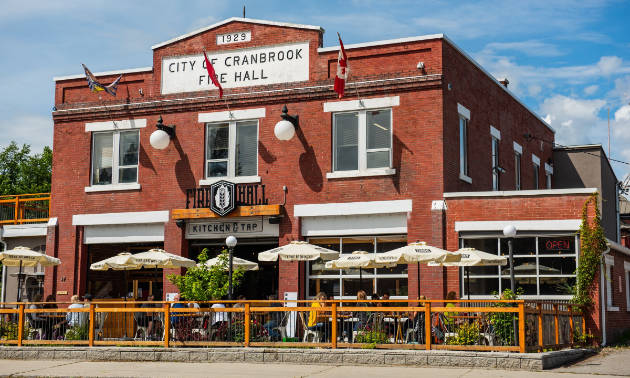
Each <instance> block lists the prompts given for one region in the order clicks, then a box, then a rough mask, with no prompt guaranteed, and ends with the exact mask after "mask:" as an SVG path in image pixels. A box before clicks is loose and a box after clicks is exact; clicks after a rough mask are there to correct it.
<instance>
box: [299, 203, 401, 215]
mask: <svg viewBox="0 0 630 378" xmlns="http://www.w3.org/2000/svg"><path fill="white" fill-rule="evenodd" d="M410 211H411V200H395V201H372V202H348V203H322V204H314V205H295V206H294V207H293V215H294V216H296V217H325V216H343V215H363V214H392V213H407V212H410Z"/></svg>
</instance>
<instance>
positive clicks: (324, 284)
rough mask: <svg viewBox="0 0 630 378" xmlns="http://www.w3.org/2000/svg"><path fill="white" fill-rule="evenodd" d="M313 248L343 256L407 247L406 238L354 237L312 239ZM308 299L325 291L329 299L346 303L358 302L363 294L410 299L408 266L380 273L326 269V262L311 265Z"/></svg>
mask: <svg viewBox="0 0 630 378" xmlns="http://www.w3.org/2000/svg"><path fill="white" fill-rule="evenodd" d="M308 242H309V243H311V244H316V245H321V246H322V247H325V248H329V249H332V250H335V251H339V252H341V253H342V254H346V253H352V252H356V251H365V252H368V253H381V252H387V251H391V250H394V249H396V248H400V247H402V246H405V245H407V237H406V236H377V237H374V236H352V237H337V238H310V239H309V240H308ZM308 272H309V277H308V297H309V298H312V297H314V296H315V295H316V294H317V293H318V292H320V291H323V292H325V293H326V294H328V295H334V296H335V297H341V298H346V299H352V298H356V295H357V292H358V291H359V290H363V291H365V292H366V293H367V294H368V296H369V295H371V294H372V293H378V294H379V295H383V293H385V292H387V293H389V294H390V296H392V297H402V298H405V297H406V296H407V265H397V266H395V267H392V268H379V269H361V270H360V271H359V269H326V268H325V262H324V261H312V262H310V263H309V264H308Z"/></svg>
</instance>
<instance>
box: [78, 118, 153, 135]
mask: <svg viewBox="0 0 630 378" xmlns="http://www.w3.org/2000/svg"><path fill="white" fill-rule="evenodd" d="M114 122H116V124H115V125H114ZM143 127H147V119H146V118H138V119H123V120H121V121H105V122H90V123H86V124H85V132H86V133H89V132H93V131H119V130H133V129H140V128H143Z"/></svg>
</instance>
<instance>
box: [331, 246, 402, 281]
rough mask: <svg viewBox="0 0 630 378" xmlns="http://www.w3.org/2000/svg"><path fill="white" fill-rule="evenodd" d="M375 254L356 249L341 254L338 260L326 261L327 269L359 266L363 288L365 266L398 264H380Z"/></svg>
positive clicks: (375, 266)
mask: <svg viewBox="0 0 630 378" xmlns="http://www.w3.org/2000/svg"><path fill="white" fill-rule="evenodd" d="M374 258H375V255H374V254H373V253H368V252H365V251H356V252H352V253H351V254H346V255H341V257H340V258H339V259H338V260H332V261H327V262H326V269H345V268H359V282H360V285H361V290H363V268H366V269H370V268H385V267H387V268H391V267H394V266H396V264H379V263H376V262H375V261H374Z"/></svg>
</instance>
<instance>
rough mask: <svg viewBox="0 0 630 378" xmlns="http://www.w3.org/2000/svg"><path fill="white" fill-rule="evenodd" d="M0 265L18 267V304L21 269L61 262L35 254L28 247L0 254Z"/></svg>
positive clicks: (20, 289) (16, 248)
mask: <svg viewBox="0 0 630 378" xmlns="http://www.w3.org/2000/svg"><path fill="white" fill-rule="evenodd" d="M0 263H2V264H3V265H6V266H19V267H20V270H19V272H18V302H21V301H22V267H23V266H27V267H35V266H37V264H39V265H41V266H55V265H59V264H61V260H59V259H58V258H56V257H52V256H47V255H44V254H42V253H39V252H35V251H33V250H31V249H30V248H28V247H15V248H13V249H9V250H7V251H4V252H0Z"/></svg>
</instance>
